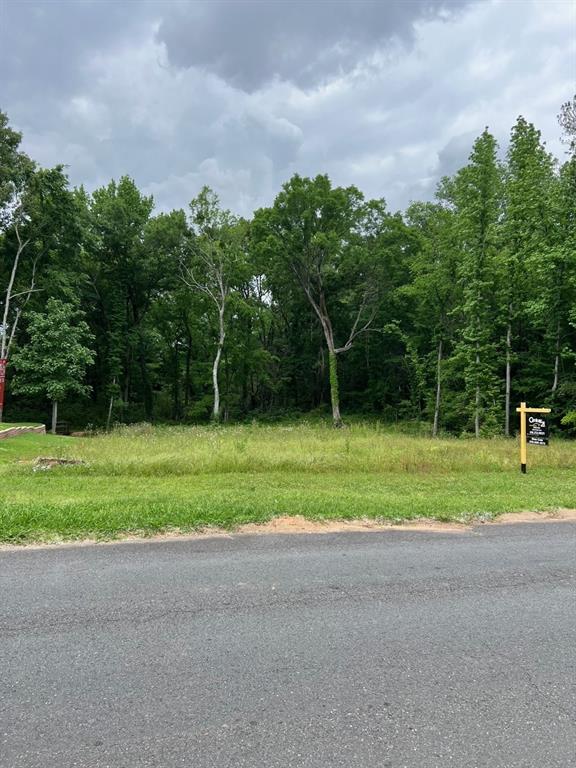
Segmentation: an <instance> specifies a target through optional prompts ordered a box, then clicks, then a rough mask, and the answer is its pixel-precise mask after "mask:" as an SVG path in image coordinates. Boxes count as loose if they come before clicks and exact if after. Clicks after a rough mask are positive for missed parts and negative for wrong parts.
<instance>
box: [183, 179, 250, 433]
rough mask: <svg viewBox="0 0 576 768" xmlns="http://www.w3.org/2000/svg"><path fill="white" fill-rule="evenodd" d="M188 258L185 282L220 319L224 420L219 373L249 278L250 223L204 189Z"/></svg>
mask: <svg viewBox="0 0 576 768" xmlns="http://www.w3.org/2000/svg"><path fill="white" fill-rule="evenodd" d="M190 213H191V220H190V226H191V231H192V238H191V239H190V241H189V251H188V256H187V258H183V259H182V261H181V268H182V279H183V281H184V283H185V284H186V285H187V286H188V287H189V288H191V289H192V290H194V291H198V292H200V293H202V294H204V296H206V297H207V299H208V300H209V304H210V305H211V306H213V308H214V309H215V311H216V316H217V326H218V330H217V340H216V352H215V355H214V360H213V363H212V388H213V394H214V401H213V407H212V418H213V419H214V421H219V420H220V416H221V413H220V381H219V371H220V362H221V360H222V352H223V350H224V342H225V340H226V333H227V322H228V320H229V314H230V313H229V309H230V305H231V301H232V298H233V297H234V296H236V300H237V301H238V300H240V295H239V294H238V291H237V289H238V288H239V286H240V285H241V284H242V282H244V281H245V280H246V279H247V278H248V261H247V228H246V223H245V222H243V221H242V220H239V219H237V218H236V217H235V216H233V215H232V214H231V213H230V211H227V210H223V209H222V208H221V207H220V202H219V200H218V197H217V195H216V194H215V193H214V192H213V191H212V190H211V189H209V188H208V187H204V188H203V189H202V191H201V192H200V194H199V195H198V197H196V198H194V200H192V202H191V203H190Z"/></svg>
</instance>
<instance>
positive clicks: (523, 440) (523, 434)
mask: <svg viewBox="0 0 576 768" xmlns="http://www.w3.org/2000/svg"><path fill="white" fill-rule="evenodd" d="M551 410H552V409H551V408H528V407H527V406H526V403H525V402H522V403H520V408H516V413H519V414H520V471H521V472H522V474H523V475H525V474H526V454H527V451H526V446H527V445H528V434H527V430H526V414H528V413H551ZM544 424H545V427H546V436H545V439H546V442H541V443H530V445H548V425H547V422H546V420H544Z"/></svg>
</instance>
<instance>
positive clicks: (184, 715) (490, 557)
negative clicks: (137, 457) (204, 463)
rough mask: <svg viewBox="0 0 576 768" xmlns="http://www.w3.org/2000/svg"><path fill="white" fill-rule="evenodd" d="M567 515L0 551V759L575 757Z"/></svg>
mask: <svg viewBox="0 0 576 768" xmlns="http://www.w3.org/2000/svg"><path fill="white" fill-rule="evenodd" d="M575 587H576V524H574V523H569V522H563V523H540V524H532V525H520V524H519V525H510V526H499V527H492V526H483V527H481V528H478V529H476V530H474V531H472V532H468V533H457V534H453V533H416V532H408V533H407V532H400V531H393V532H378V533H375V532H371V533H342V534H324V535H297V536H286V535H285V536H259V537H258V536H245V537H235V538H230V539H226V538H217V539H211V540H196V541H168V542H156V543H154V542H148V543H135V544H126V543H124V544H114V545H106V546H96V547H94V546H90V547H74V548H69V547H68V548H53V549H44V550H32V549H28V550H23V551H4V552H0V595H1V599H0V765H1V766H2V768H36V767H38V768H72V767H73V766H74V768H76V767H78V766H80V767H81V768H87V767H90V768H104V766H110V768H136V767H138V768H140V767H141V766H157V767H158V768H173V767H174V766H183V767H185V768H208V767H210V768H212V767H214V768H241V767H243V766H246V767H247V768H275V766H282V768H288V767H289V766H298V768H312V767H314V768H316V767H318V768H320V767H322V768H340V767H342V768H352V767H355V766H358V767H359V768H373V767H374V768H376V766H377V767H378V768H404V767H406V768H432V767H433V768H445V766H459V767H464V766H465V767H466V768H476V767H479V766H487V767H488V766H489V768H499V767H504V766H506V767H508V768H511V767H512V766H514V768H517V767H518V768H519V767H520V766H522V767H523V768H524V767H526V768H528V767H530V768H552V767H553V766H558V768H570V766H576V590H575Z"/></svg>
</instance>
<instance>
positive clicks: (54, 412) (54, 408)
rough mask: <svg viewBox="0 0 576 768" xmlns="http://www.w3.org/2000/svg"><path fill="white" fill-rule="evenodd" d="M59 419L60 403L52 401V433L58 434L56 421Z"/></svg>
mask: <svg viewBox="0 0 576 768" xmlns="http://www.w3.org/2000/svg"><path fill="white" fill-rule="evenodd" d="M57 421H58V403H57V402H56V400H53V401H52V434H53V435H55V434H56V423H57Z"/></svg>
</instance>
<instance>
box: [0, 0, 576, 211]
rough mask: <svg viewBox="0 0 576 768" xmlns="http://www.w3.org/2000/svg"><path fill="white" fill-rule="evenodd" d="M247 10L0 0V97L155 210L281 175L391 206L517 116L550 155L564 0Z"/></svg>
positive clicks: (18, 120) (569, 15) (566, 27)
mask: <svg viewBox="0 0 576 768" xmlns="http://www.w3.org/2000/svg"><path fill="white" fill-rule="evenodd" d="M258 7H259V8H260V10H261V13H260V14H259V15H257V16H256V15H255V12H254V9H253V6H252V10H250V8H247V6H246V5H242V4H241V3H239V2H238V3H236V4H234V5H228V6H226V7H225V8H224V7H223V6H222V5H221V4H220V5H218V4H216V5H215V4H214V3H212V2H209V0H202V2H194V3H192V2H162V0H148V1H146V2H137V3H136V2H129V1H126V0H125V1H124V2H121V1H120V2H102V0H74V2H71V1H69V0H53V1H52V2H44V3H42V2H40V1H39V0H38V2H26V3H19V2H16V0H0V68H1V71H2V77H1V78H0V108H1V109H3V110H5V111H7V112H8V114H9V117H10V119H11V121H12V122H13V124H14V125H15V126H16V127H17V128H19V129H20V130H22V131H23V132H24V146H25V148H26V150H27V151H28V152H29V153H30V154H31V156H32V157H34V158H35V159H37V160H38V161H39V162H41V163H42V164H44V165H47V166H48V165H53V164H55V163H59V162H63V163H65V164H67V165H68V167H69V173H70V178H71V180H72V182H73V183H75V184H78V183H84V184H85V185H86V186H87V188H88V189H93V188H94V187H96V186H98V185H101V184H105V183H107V181H108V180H109V179H110V178H111V177H115V178H117V177H118V176H120V175H122V174H124V173H128V174H130V175H131V176H133V177H134V178H135V180H136V182H137V183H138V184H139V185H140V186H141V187H142V189H143V190H145V191H146V192H147V193H148V194H150V193H152V194H154V197H155V200H156V202H157V206H158V208H159V209H167V208H171V207H182V206H185V205H186V204H187V202H188V201H189V200H190V199H191V198H192V197H193V196H194V195H196V194H197V193H198V191H199V189H200V188H201V186H202V185H203V184H209V185H211V186H212V187H213V188H214V189H215V190H216V191H217V192H218V193H219V194H220V196H221V198H222V200H223V202H224V204H225V205H227V206H229V207H231V208H232V209H233V210H235V211H237V212H239V213H242V214H246V215H249V214H250V213H251V212H252V210H253V209H254V208H255V207H258V206H260V205H264V204H268V203H269V202H271V200H272V199H273V197H274V195H275V194H276V193H277V191H278V189H279V187H280V185H281V183H282V182H284V181H286V180H287V179H288V178H289V176H290V175H291V174H292V173H294V172H299V173H302V174H306V175H312V174H316V173H321V172H327V173H328V174H329V175H330V176H331V178H332V179H333V180H334V182H335V183H337V184H356V185H357V186H359V187H360V188H361V189H362V190H363V191H364V192H365V193H366V194H367V195H369V196H373V197H385V198H386V199H387V200H388V202H389V205H390V207H391V208H393V209H396V208H399V207H404V206H405V205H407V203H408V202H409V201H410V200H411V199H416V198H430V197H431V196H432V195H433V194H434V188H435V184H436V182H437V180H438V178H439V177H440V176H441V175H443V174H445V173H452V172H453V171H454V170H456V169H457V167H459V166H460V165H461V164H462V163H464V162H465V161H466V158H467V156H468V154H469V152H470V148H471V144H472V141H473V139H474V137H475V136H476V135H478V134H479V133H480V132H481V131H482V130H483V128H484V126H485V125H489V126H490V129H491V130H492V131H493V132H494V133H495V134H496V136H497V138H498V140H499V141H500V142H501V144H502V145H503V147H505V144H506V142H507V137H508V135H509V131H510V127H511V126H512V124H513V122H514V120H515V119H516V117H517V116H518V114H524V115H525V117H526V118H527V119H529V120H532V121H534V122H535V123H536V125H537V126H538V127H539V128H540V129H541V130H542V133H543V135H544V137H545V138H547V139H548V140H549V142H550V143H549V147H550V149H551V150H552V151H556V152H557V153H560V152H561V151H562V148H561V147H560V144H559V142H558V140H557V137H558V129H557V125H556V118H555V116H556V113H557V111H558V107H559V105H560V104H561V103H562V102H563V101H565V100H566V99H567V98H569V97H570V96H571V95H572V92H573V89H574V82H575V79H576V78H575V75H576V53H575V46H574V39H575V31H576V29H575V18H574V13H573V11H572V9H571V7H570V6H569V5H568V4H567V3H565V2H563V1H562V0H548V1H547V2H546V3H542V2H540V0H524V1H523V2H508V1H507V0H478V1H476V2H472V3H469V4H467V5H464V4H459V5H458V6H457V12H454V6H453V5H451V6H450V10H448V11H442V10H441V6H440V4H438V3H435V4H434V6H431V5H429V4H428V3H426V2H418V3H416V4H411V3H402V4H400V3H396V4H394V3H392V4H387V3H381V4H376V3H372V2H370V3H369V2H365V3H352V2H351V3H332V2H330V3H329V4H322V3H318V2H312V1H311V0H310V2H308V3H307V4H306V7H304V6H303V5H302V4H301V3H300V4H298V2H296V3H295V4H282V5H279V4H278V3H277V2H270V1H269V2H260V3H259V4H258ZM287 8H289V9H290V12H289V13H287V10H286V9H287ZM298 9H300V12H301V16H298V14H297V11H298ZM326 9H328V11H327V10H326ZM383 9H384V10H386V11H387V14H386V13H384V12H383ZM241 11H242V12H241ZM201 17H203V21H202V23H198V25H197V27H196V28H195V29H194V30H193V29H192V26H191V25H192V21H193V20H194V18H197V19H198V18H201ZM250 20H251V21H250ZM249 22H250V23H249ZM242 24H244V25H245V26H244V27H243V26H242ZM22 30H26V34H25V35H23V34H21V33H22ZM170 30H172V32H173V33H174V34H172V32H170ZM174 30H177V31H178V34H179V37H177V36H176V37H175V36H174V35H175V34H176V33H175V32H174ZM511 30H513V34H511ZM280 34H282V35H283V38H282V39H283V43H282V41H280V43H278V42H276V43H275V42H274V41H275V40H277V36H278V35H280ZM179 46H180V48H179ZM285 51H289V52H290V51H292V52H294V51H297V52H298V56H297V57H296V56H293V55H292V57H290V56H289V55H288V54H286V55H284V52H285ZM277 54H278V55H277ZM179 57H181V58H179ZM6 73H7V76H5V74H6Z"/></svg>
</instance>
